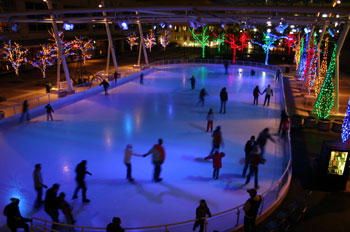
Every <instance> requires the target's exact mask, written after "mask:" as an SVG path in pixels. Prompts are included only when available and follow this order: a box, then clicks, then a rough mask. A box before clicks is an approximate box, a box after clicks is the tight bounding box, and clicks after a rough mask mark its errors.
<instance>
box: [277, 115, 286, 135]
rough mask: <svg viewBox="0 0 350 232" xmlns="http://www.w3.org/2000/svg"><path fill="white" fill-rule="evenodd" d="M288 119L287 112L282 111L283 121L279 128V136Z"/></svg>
mask: <svg viewBox="0 0 350 232" xmlns="http://www.w3.org/2000/svg"><path fill="white" fill-rule="evenodd" d="M287 119H288V114H287V112H286V111H285V110H282V112H281V121H280V125H279V127H278V134H280V133H281V130H282V123H283V122H284V121H285V120H287Z"/></svg>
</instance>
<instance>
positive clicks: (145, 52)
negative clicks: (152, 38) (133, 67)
mask: <svg viewBox="0 0 350 232" xmlns="http://www.w3.org/2000/svg"><path fill="white" fill-rule="evenodd" d="M137 24H138V25H139V33H140V46H142V49H143V55H144V57H145V62H146V65H148V57H147V51H146V47H145V41H144V40H143V31H142V26H141V23H140V22H138V23H137ZM140 58H141V53H140V52H139V61H138V66H140Z"/></svg>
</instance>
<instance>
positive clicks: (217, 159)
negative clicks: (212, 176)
mask: <svg viewBox="0 0 350 232" xmlns="http://www.w3.org/2000/svg"><path fill="white" fill-rule="evenodd" d="M222 157H225V153H223V152H221V153H214V154H212V155H210V156H208V157H205V158H204V159H205V160H208V159H212V160H213V168H215V169H219V168H222V162H221V160H222Z"/></svg>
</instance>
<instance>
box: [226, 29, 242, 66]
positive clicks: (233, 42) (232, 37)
mask: <svg viewBox="0 0 350 232" xmlns="http://www.w3.org/2000/svg"><path fill="white" fill-rule="evenodd" d="M237 40H238V39H237V38H235V35H234V34H232V33H230V34H229V35H228V39H226V40H225V42H226V43H228V44H230V45H231V48H232V51H233V59H232V62H233V63H234V64H235V63H236V50H237V48H240V46H239V45H238V44H236V42H237Z"/></svg>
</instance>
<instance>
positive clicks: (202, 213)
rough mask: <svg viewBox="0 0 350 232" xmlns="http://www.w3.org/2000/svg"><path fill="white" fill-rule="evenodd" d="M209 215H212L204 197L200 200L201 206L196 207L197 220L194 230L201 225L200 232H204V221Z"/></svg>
mask: <svg viewBox="0 0 350 232" xmlns="http://www.w3.org/2000/svg"><path fill="white" fill-rule="evenodd" d="M207 215H208V216H209V217H211V213H210V210H209V208H208V206H207V203H206V202H205V200H203V199H202V200H200V202H199V206H198V207H197V209H196V222H195V223H194V225H193V231H194V230H196V228H197V227H198V226H200V227H199V232H204V223H205V221H206V217H207Z"/></svg>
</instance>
